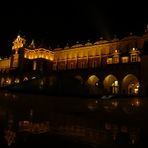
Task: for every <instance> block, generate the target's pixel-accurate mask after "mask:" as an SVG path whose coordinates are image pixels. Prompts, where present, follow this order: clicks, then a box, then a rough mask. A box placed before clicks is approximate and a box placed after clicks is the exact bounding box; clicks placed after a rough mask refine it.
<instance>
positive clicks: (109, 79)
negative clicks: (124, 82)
mask: <svg viewBox="0 0 148 148" xmlns="http://www.w3.org/2000/svg"><path fill="white" fill-rule="evenodd" d="M103 85H104V90H105V93H107V94H108V93H109V94H110V93H111V94H118V93H119V84H118V80H117V78H116V77H115V76H114V75H112V74H110V75H108V76H106V77H105V79H104V81H103Z"/></svg>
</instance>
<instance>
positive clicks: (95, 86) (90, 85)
mask: <svg viewBox="0 0 148 148" xmlns="http://www.w3.org/2000/svg"><path fill="white" fill-rule="evenodd" d="M86 86H87V89H88V91H89V94H92V95H96V94H99V93H100V92H99V78H98V77H97V76H96V75H92V76H90V77H89V78H88V80H87V81H86Z"/></svg>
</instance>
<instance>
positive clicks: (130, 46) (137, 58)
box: [0, 29, 148, 95]
mask: <svg viewBox="0 0 148 148" xmlns="http://www.w3.org/2000/svg"><path fill="white" fill-rule="evenodd" d="M147 30H148V29H146V31H145V33H144V34H143V35H142V36H136V35H132V34H130V35H129V36H127V37H125V38H123V39H118V38H113V39H112V40H109V41H108V40H104V39H103V38H101V39H100V40H99V41H96V42H94V43H91V42H87V43H85V44H80V43H79V42H77V43H76V44H75V45H73V46H67V45H66V46H65V47H64V48H55V49H53V50H51V49H46V48H43V47H35V44H34V40H33V41H32V42H31V43H30V45H29V46H26V39H24V38H22V37H20V35H18V36H17V38H16V39H15V40H14V42H13V46H12V55H11V56H10V57H9V58H7V59H1V60H0V72H1V73H0V85H1V87H2V86H7V85H10V84H16V83H21V82H23V81H29V80H32V79H37V78H39V77H40V78H41V77H42V80H41V81H40V84H39V85H40V87H42V86H44V84H45V83H46V84H47V83H48V86H49V87H50V86H52V85H55V83H56V81H57V79H58V81H59V80H60V79H59V78H58V76H59V73H60V74H61V75H62V77H60V78H64V77H65V78H64V79H65V80H66V77H67V76H68V75H71V76H72V77H73V78H74V79H77V80H78V81H79V82H80V83H79V84H80V85H82V86H83V88H84V87H85V88H86V90H87V92H89V94H99V93H100V91H101V92H102V93H106V94H132V95H137V94H146V92H147V91H148V83H147V82H148V78H147V73H148V72H146V69H147V68H146V67H147V63H146V62H147V60H148V57H147V54H146V43H147V42H148V32H147ZM147 48H148V46H147ZM147 50H148V49H147ZM65 83H66V82H65ZM65 85H66V84H65ZM67 85H68V84H67ZM66 88H69V86H67V87H66ZM74 88H75V87H74ZM74 88H72V89H74ZM65 91H66V90H65Z"/></svg>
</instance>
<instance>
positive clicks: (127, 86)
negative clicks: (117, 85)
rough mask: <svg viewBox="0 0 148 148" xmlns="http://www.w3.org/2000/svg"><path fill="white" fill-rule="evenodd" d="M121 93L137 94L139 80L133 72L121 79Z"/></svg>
mask: <svg viewBox="0 0 148 148" xmlns="http://www.w3.org/2000/svg"><path fill="white" fill-rule="evenodd" d="M122 93H123V94H128V95H138V94H139V81H138V79H137V77H136V76H135V75H133V74H128V75H126V76H125V77H124V79H123V80H122Z"/></svg>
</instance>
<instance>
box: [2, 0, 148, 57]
mask: <svg viewBox="0 0 148 148" xmlns="http://www.w3.org/2000/svg"><path fill="white" fill-rule="evenodd" d="M84 2H85V1H84ZM84 2H83V3H82V2H81V1H80V0H79V1H77V0H74V1H72V0H69V2H64V1H63V0H61V1H56V0H54V2H52V1H48V2H47V1H44V0H42V1H38V2H37V1H36V2H34V3H33V1H31V0H30V1H29V2H27V1H20V2H18V3H12V2H11V3H10V2H9V5H8V3H6V4H1V5H0V54H4V55H5V54H6V55H7V54H9V53H10V51H11V45H12V44H11V43H12V41H13V40H14V38H15V37H16V36H17V34H18V33H20V34H21V35H23V36H25V37H26V39H28V40H31V39H32V38H34V39H35V42H40V41H39V40H40V39H44V40H45V41H46V42H47V43H48V44H50V46H54V45H57V44H60V45H61V46H62V44H64V45H65V44H66V43H67V42H68V43H71V44H72V43H75V42H76V41H77V40H79V41H80V42H81V41H82V42H83V41H84V42H86V41H87V40H91V41H95V40H99V38H100V37H103V38H104V39H111V38H113V36H114V35H115V34H116V35H117V37H119V38H122V37H125V36H127V35H128V34H129V32H133V34H136V35H138V34H141V33H143V32H144V29H145V27H146V25H147V24H148V12H147V11H148V7H147V5H146V2H145V3H144V2H142V0H140V1H139V2H135V1H133V2H134V3H133V4H132V3H131V1H127V2H126V1H114V0H108V1H107V0H96V1H93V0H91V1H87V2H85V3H84Z"/></svg>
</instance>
